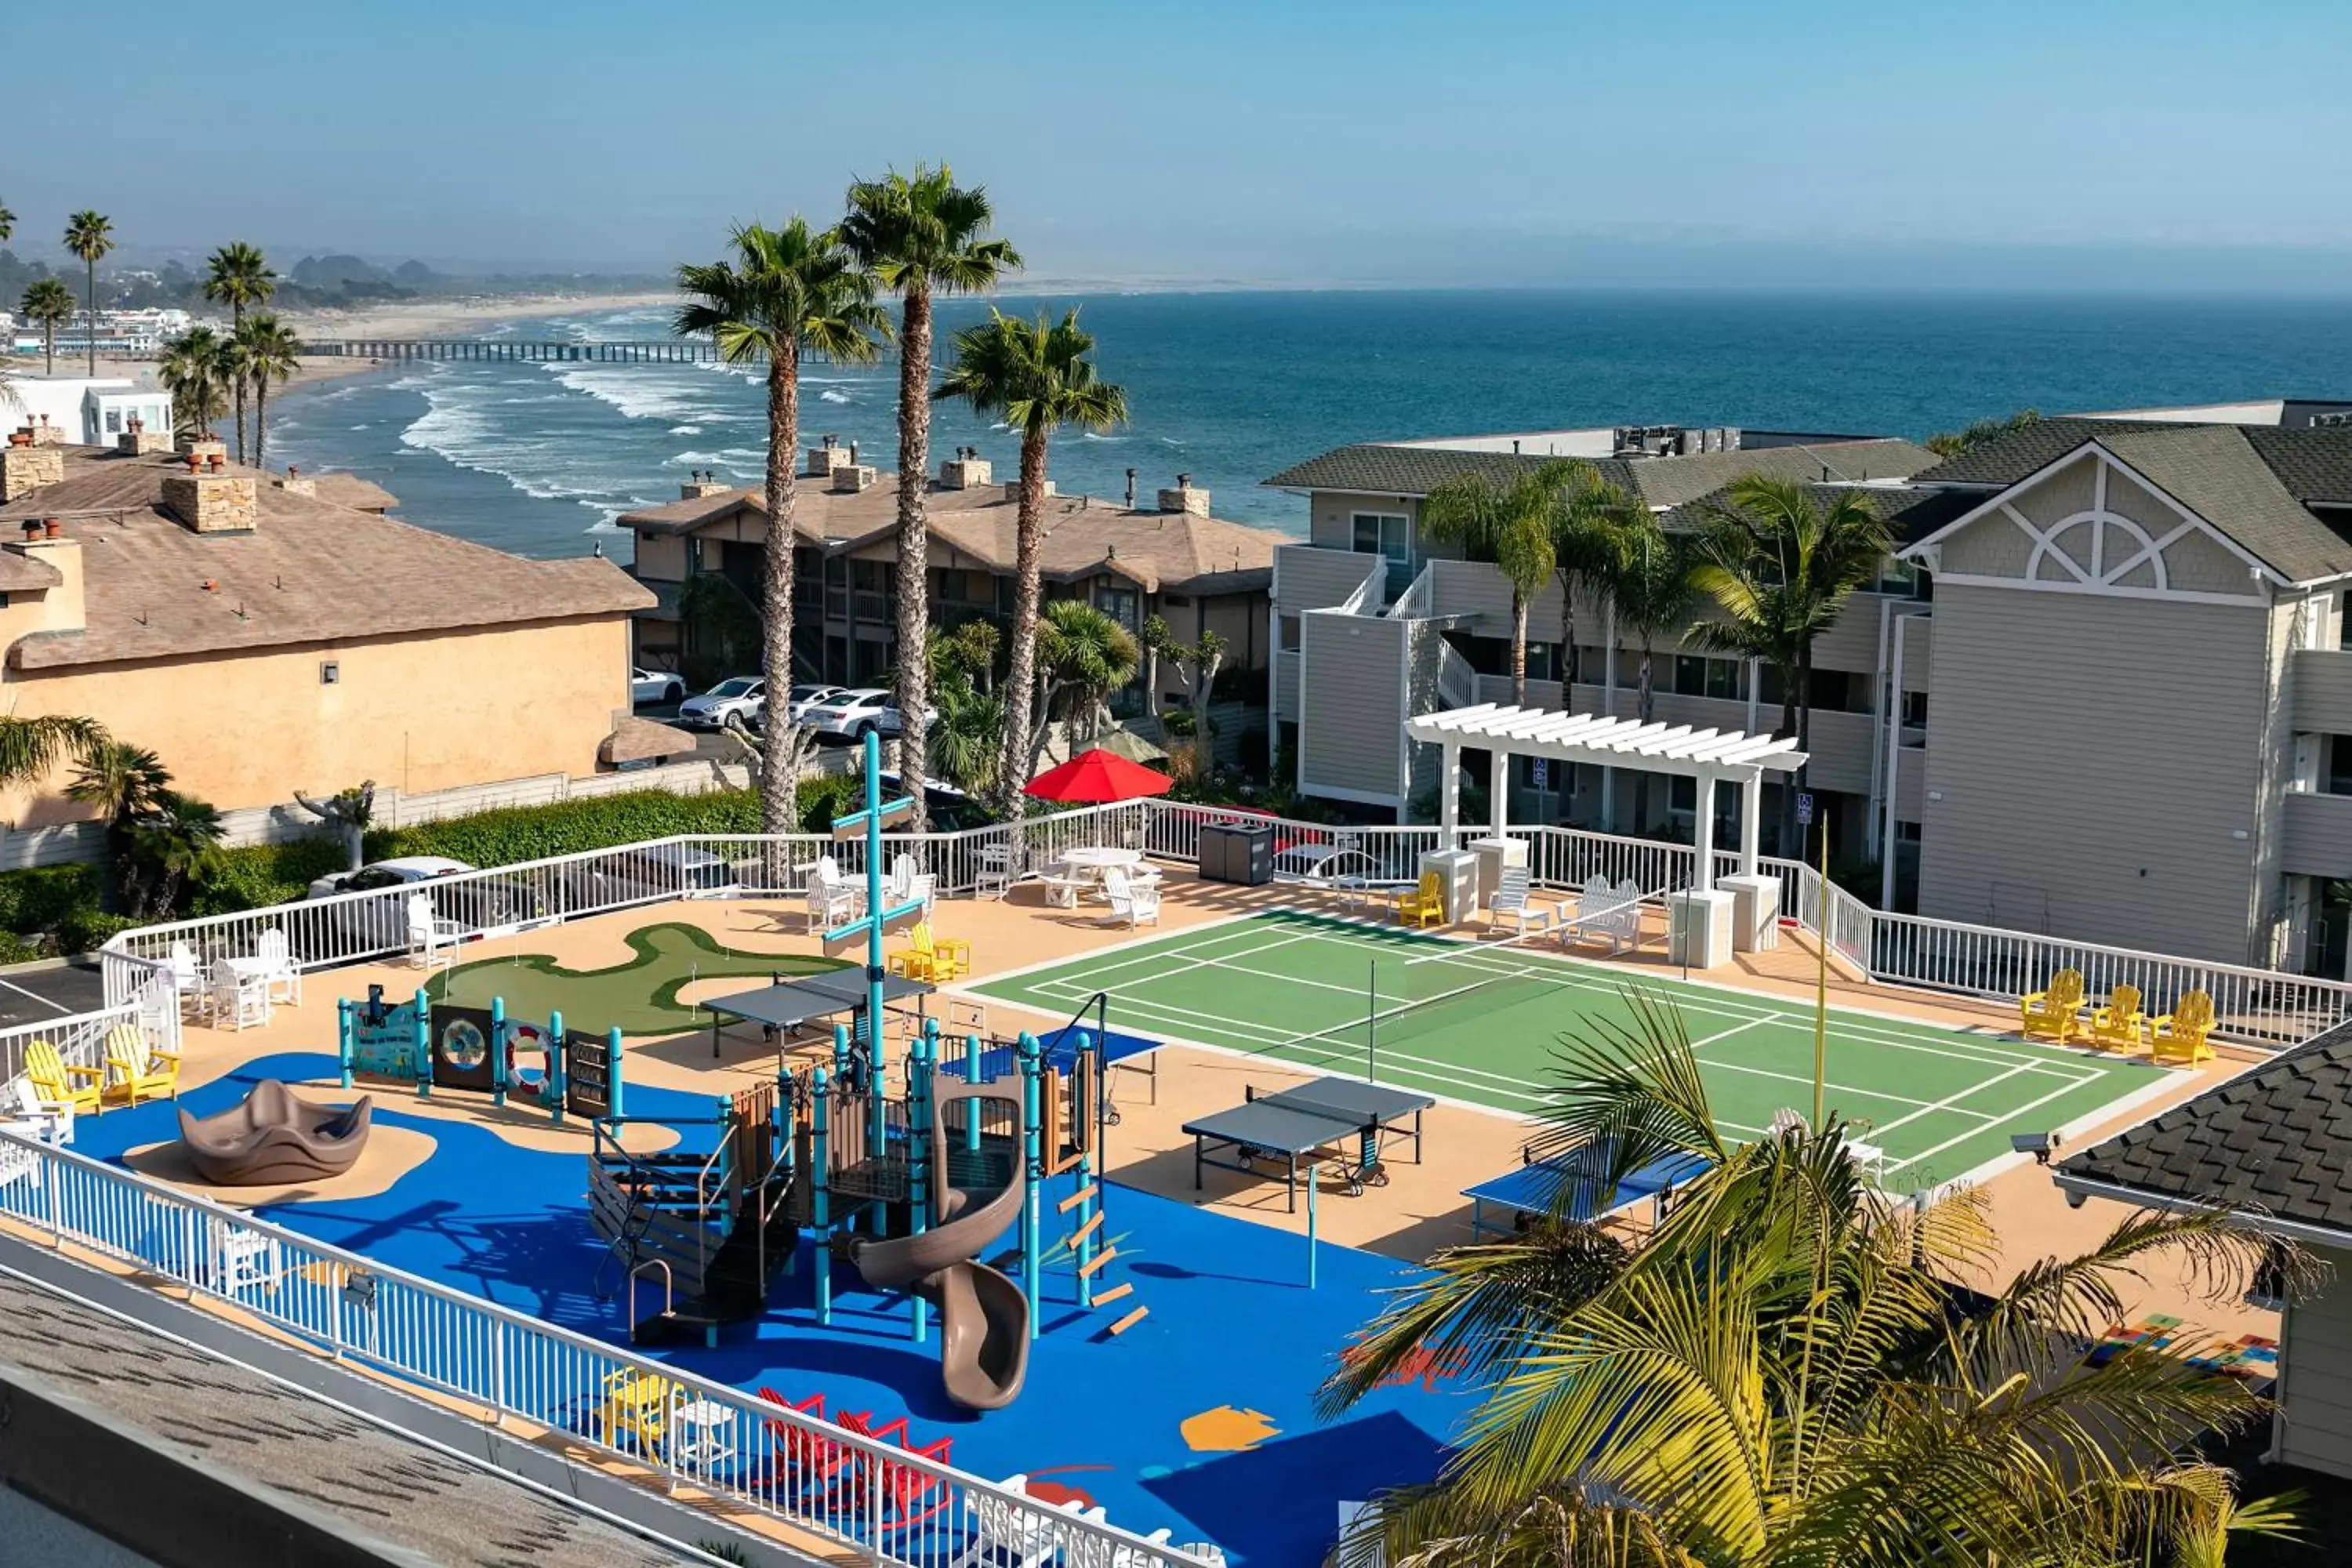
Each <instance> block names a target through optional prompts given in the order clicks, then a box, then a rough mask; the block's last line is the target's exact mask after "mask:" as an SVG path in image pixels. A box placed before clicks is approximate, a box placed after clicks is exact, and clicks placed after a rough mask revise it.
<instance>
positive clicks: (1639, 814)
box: [1633, 636, 1658, 833]
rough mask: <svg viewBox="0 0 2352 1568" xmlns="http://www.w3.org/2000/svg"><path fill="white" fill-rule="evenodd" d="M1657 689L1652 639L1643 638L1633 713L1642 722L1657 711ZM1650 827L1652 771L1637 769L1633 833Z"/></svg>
mask: <svg viewBox="0 0 2352 1568" xmlns="http://www.w3.org/2000/svg"><path fill="white" fill-rule="evenodd" d="M1657 706H1658V704H1657V689H1656V687H1655V686H1654V685H1653V684H1652V682H1651V679H1650V639H1649V637H1647V636H1644V637H1643V638H1642V675H1641V679H1640V682H1639V683H1638V684H1637V685H1636V687H1635V688H1634V695H1633V711H1634V712H1635V713H1637V714H1639V715H1640V716H1641V717H1640V722H1642V723H1644V724H1646V723H1648V722H1649V721H1650V716H1651V715H1652V714H1653V713H1654V712H1656V711H1657ZM1649 826H1650V770H1649V769H1647V768H1637V769H1635V770H1634V773H1633V831H1634V832H1635V833H1641V832H1643V831H1645V830H1646V829H1647V828H1648V827H1649Z"/></svg>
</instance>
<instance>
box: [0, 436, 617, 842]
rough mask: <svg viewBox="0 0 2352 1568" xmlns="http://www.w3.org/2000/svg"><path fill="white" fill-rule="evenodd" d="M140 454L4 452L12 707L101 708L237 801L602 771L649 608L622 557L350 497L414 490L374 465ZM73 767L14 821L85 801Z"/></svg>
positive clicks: (6, 683) (196, 791)
mask: <svg viewBox="0 0 2352 1568" xmlns="http://www.w3.org/2000/svg"><path fill="white" fill-rule="evenodd" d="M143 439H144V441H147V442H152V441H153V440H154V437H152V436H149V437H144V438H143ZM137 444H139V443H137V442H134V439H133V438H132V437H128V436H126V437H124V439H123V442H122V446H123V447H124V449H123V450H121V451H107V450H98V449H92V448H89V447H58V446H23V445H11V446H10V447H6V448H5V452H4V453H0V492H5V503H0V534H5V540H6V542H5V543H0V595H5V601H0V649H5V655H0V688H5V690H0V699H5V707H6V709H7V710H8V711H10V712H13V713H15V714H17V715H19V716H30V715H34V714H43V713H59V714H78V715H83V716H87V717H89V718H92V719H96V720H98V721H100V722H101V723H103V724H104V725H105V726H106V728H107V729H108V731H110V733H112V734H113V735H114V736H115V737H116V738H117V739H119V740H122V741H126V742H131V743H133V744H136V745H140V746H144V747H147V748H150V749H152V751H154V752H156V753H157V754H158V755H159V756H161V757H162V759H163V763H164V765H165V766H166V767H168V768H170V769H171V771H172V773H173V779H174V783H175V784H176V786H177V787H178V788H180V789H183V790H184V791H187V792H188V793H190V794H193V795H197V796H199V797H201V798H202V799H205V800H206V801H209V802H211V803H212V804H213V805H216V806H220V807H222V808H224V809H226V808H232V807H240V806H264V805H277V804H278V803H281V802H284V801H287V800H289V798H291V796H292V794H293V792H294V791H296V790H298V789H299V790H304V791H308V792H314V793H315V792H320V791H332V790H336V789H341V788H344V787H347V786H349V785H352V784H358V783H360V782H361V781H362V780H363V779H374V780H377V781H379V782H380V783H381V784H383V785H385V786H386V787H389V788H396V789H399V790H401V791H403V792H415V791H425V790H436V789H445V788H451V787H455V786H457V785H463V784H484V783H490V782H494V781H499V780H507V779H514V778H519V777H523V776H527V775H533V774H547V773H564V774H587V773H594V772H596V771H597V765H598V749H599V746H600V744H602V743H603V742H604V741H605V739H606V738H607V736H608V735H610V734H611V732H612V731H614V728H615V725H616V723H617V721H619V720H621V719H625V718H626V717H627V715H628V711H629V688H628V617H629V616H630V614H631V613H632V612H633V611H635V610H638V609H641V608H643V607H644V606H645V605H646V603H647V601H648V595H646V593H645V592H644V591H643V590H642V589H640V588H638V587H637V586H636V585H635V584H633V583H631V582H630V581H629V579H628V578H627V576H626V575H625V574H624V573H622V572H621V571H620V569H619V568H618V567H616V566H615V565H614V564H613V563H611V562H608V561H603V560H571V561H527V560H524V559H522V558H520V557H519V556H513V555H509V554H506V553H504V552H500V551H496V550H490V549H487V548H485V547H483V546H481V545H478V544H470V543H467V542H465V541H463V540H459V539H455V538H452V537H450V536H449V535H447V534H443V533H436V532H433V531H429V530H426V529H423V528H417V527H414V526H411V525H410V524H408V523H404V522H399V521H394V520H392V519H389V518H386V517H384V516H383V515H382V513H381V511H380V510H362V509H360V508H358V507H354V506H351V505H344V504H339V503H338V502H337V500H334V499H331V497H333V496H334V495H335V494H337V493H338V492H339V490H341V491H348V493H349V494H350V495H351V496H352V498H353V499H355V500H361V501H364V502H370V503H373V504H375V505H381V506H389V505H390V504H391V497H390V496H388V495H386V494H385V493H384V492H383V491H382V490H381V489H378V488H377V487H375V486H373V485H364V488H363V489H362V488H360V487H361V485H363V484H364V482H363V481H359V482H355V483H353V484H352V485H350V486H344V487H337V489H330V488H328V487H326V486H322V485H320V483H319V482H318V481H317V480H315V479H306V478H303V477H301V476H299V475H294V474H289V475H287V476H282V477H276V478H273V477H271V476H268V475H265V474H261V473H258V472H256V471H255V470H253V469H250V468H238V467H236V465H234V464H229V463H227V462H226V460H225V459H224V460H222V461H221V462H220V464H219V466H218V467H215V466H214V464H213V462H212V460H211V458H210V457H209V455H207V456H206V457H205V460H204V461H203V462H202V463H201V467H200V466H199V465H198V463H196V462H192V461H191V460H190V459H189V458H181V457H177V456H171V455H163V454H159V453H152V452H149V453H134V452H133V451H132V450H131V447H133V446H134V445H137ZM199 450H200V452H202V451H203V450H204V449H202V448H200V449H199ZM218 450H219V447H218V444H217V443H213V444H211V447H210V451H211V453H215V454H216V453H217V452H218ZM58 782H59V781H58V780H50V781H47V782H46V783H45V784H42V785H40V786H38V787H35V788H32V789H26V790H18V791H16V792H14V793H13V794H11V795H9V796H8V797H7V798H6V799H5V801H0V819H5V820H7V821H9V822H11V823H14V824H15V825H16V826H40V825H46V824H49V823H54V822H58V821H61V820H67V819H70V818H78V817H81V816H87V815H88V811H87V809H86V808H84V807H82V806H80V805H76V804H74V803H71V802H68V801H67V800H65V799H64V798H63V797H62V796H61V795H60V794H59V793H58V788H57V785H58Z"/></svg>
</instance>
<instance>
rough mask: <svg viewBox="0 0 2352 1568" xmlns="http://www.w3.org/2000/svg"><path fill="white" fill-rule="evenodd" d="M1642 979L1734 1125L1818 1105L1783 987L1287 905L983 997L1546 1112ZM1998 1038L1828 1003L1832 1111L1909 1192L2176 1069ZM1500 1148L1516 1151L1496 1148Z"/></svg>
mask: <svg viewBox="0 0 2352 1568" xmlns="http://www.w3.org/2000/svg"><path fill="white" fill-rule="evenodd" d="M1636 982H1638V984H1640V985H1641V986H1642V987H1643V989H1645V990H1646V991H1648V992H1650V993H1652V994H1655V995H1659V996H1662V997H1664V999H1665V1000H1667V1001H1669V1002H1671V1003H1672V1004H1673V1005H1675V1006H1676V1007H1677V1008H1678V1009H1679V1010H1680V1011H1681V1013H1682V1015H1683V1017H1684V1019H1685V1026H1686V1027H1687V1028H1688V1030H1689V1033H1690V1037H1691V1041H1692V1043H1693V1044H1694V1045H1695V1046H1696V1048H1697V1053H1698V1057H1699V1060H1700V1063H1701V1065H1702V1068H1703V1070H1704V1072H1705V1074H1706V1085H1707V1090H1708V1093H1709V1095H1710V1097H1711V1099H1712V1101H1713V1104H1714V1106H1715V1111H1716V1116H1717V1121H1718V1123H1719V1125H1720V1126H1721V1128H1722V1130H1723V1131H1724V1132H1725V1133H1726V1134H1727V1135H1729V1136H1731V1137H1734V1138H1743V1139H1744V1138H1753V1137H1755V1136H1757V1135H1759V1134H1760V1133H1761V1132H1763V1131H1765V1129H1766V1128H1767V1127H1768V1126H1769V1124H1770V1122H1771V1120H1772V1115H1773V1112H1774V1111H1776V1110H1780V1109H1782V1108H1784V1107H1788V1108H1794V1109H1797V1110H1805V1111H1809V1110H1811V1103H1812V1081H1813V1016H1812V1010H1811V1007H1810V1006H1808V1005H1804V1004H1802V1003H1799V1002H1795V1001H1790V1000H1782V999H1780V998H1779V997H1773V996H1765V995H1753V994H1741V993H1737V992H1733V991H1728V990H1725V989H1722V988H1719V987H1717V986H1711V985H1701V984H1686V983H1685V982H1682V981H1678V980H1675V979H1673V978H1670V977H1666V976H1663V975H1657V974H1653V973H1643V974H1641V975H1638V976H1636V975H1633V974H1630V973H1627V972H1626V971H1625V970H1624V969H1622V968H1611V967H1605V966H1603V965H1601V964H1598V963H1587V962H1583V961H1580V960H1578V959H1575V958H1571V957H1566V956H1562V955H1560V954H1559V953H1558V952H1557V950H1556V949H1552V948H1549V947H1546V946H1537V945H1531V944H1520V943H1517V942H1511V943H1503V944H1496V945H1487V946H1483V947H1481V946H1472V945H1470V944H1466V943H1463V942H1450V941H1446V940H1444V939H1442V938H1437V937H1426V936H1418V935H1415V934H1413V933H1412V932H1408V931H1392V930H1382V929H1381V928H1378V927H1374V926H1369V925H1363V924H1359V923H1356V922H1352V921H1337V920H1331V919H1328V918H1324V917H1321V916H1317V915H1311V914H1304V913H1298V912H1294V911H1273V912H1268V913H1265V914H1258V915H1252V916H1249V917H1247V918H1244V919H1242V920H1236V921H1224V922H1222V923H1219V924H1216V925H1213V926H1205V927H1202V928H1199V929H1197V930H1193V931H1182V932H1177V933H1171V935H1168V936H1165V937H1157V938H1152V939H1150V940H1148V941H1144V942H1136V943H1131V944H1128V945H1124V946H1121V947H1119V948H1118V949H1116V950H1114V951H1112V952H1105V953H1102V954H1100V955H1098V956H1094V957H1089V958H1083V959H1078V960H1075V961H1072V962H1070V963H1058V964H1053V965H1049V966H1045V967H1042V968H1039V969H1034V970H1031V971H1027V972H1025V973H1015V974H1010V975H1005V976H1003V977H1000V978H997V979H994V980H991V981H988V982H985V983H983V984H979V985H976V986H974V987H973V988H972V989H973V990H975V991H976V992H978V993H979V994H982V995H983V996H987V997H991V998H993V999H996V1000H999V1001H1003V1002H1010V1003H1015V1004H1018V1005H1024V1006H1028V1007H1032V1008H1034V1009H1036V1010H1038V1011H1039V1012H1043V1013H1049V1014H1059V1015H1061V1016H1068V1015H1069V1014H1070V1013H1071V1012H1072V1011H1074V1010H1075V1009H1076V1007H1077V1006H1078V1005H1079V1004H1081V1003H1083V1002H1084V1001H1086V999H1087V998H1088V997H1090V996H1092V995H1093V994H1095V993H1097V992H1098V991H1101V992H1108V994H1109V995H1110V1019H1111V1026H1112V1027H1114V1028H1118V1029H1121V1030H1125V1031H1129V1032H1132V1033H1138V1034H1144V1035H1152V1036H1157V1037H1162V1038H1165V1039H1168V1040H1171V1041H1175V1042H1178V1043H1181V1044H1192V1045H1202V1046H1210V1047H1219V1048H1222V1049H1226V1050H1233V1051H1243V1052H1248V1053H1251V1054H1253V1055H1257V1056H1264V1057H1267V1058H1274V1059H1276V1060H1279V1061H1284V1062H1287V1063H1291V1064H1294V1065H1296V1066H1298V1067H1302V1068H1317V1069H1321V1070H1326V1071H1330V1072H1338V1073H1349V1074H1353V1075H1356V1076H1360V1077H1368V1078H1370V1079H1374V1080H1376V1081H1378V1082H1381V1083H1390V1084H1396V1085H1399V1086H1401V1087H1403V1088H1408V1089H1422V1090H1426V1091H1427V1092H1430V1093H1433V1094H1439V1095H1444V1096H1447V1097H1450V1098H1452V1099H1454V1100H1466V1101H1469V1102H1472V1103H1474V1104H1479V1105H1485V1106H1488V1107H1491V1108H1493V1109H1495V1110H1504V1111H1511V1112H1517V1113H1531V1112H1534V1111H1536V1110H1539V1109H1540V1108H1541V1106H1542V1105H1543V1103H1544V1100H1545V1099H1546V1097H1547V1095H1548V1094H1549V1092H1550V1091H1551V1089H1552V1087H1553V1082H1554V1080H1553V1069H1554V1066H1555V1060H1554V1056H1553V1050H1554V1046H1555V1043H1556V1041H1557V1040H1558V1039H1559V1036H1560V1034H1561V1033H1562V1032H1563V1031H1565V1030H1567V1029H1570V1028H1571V1027H1573V1026H1576V1025H1577V1023H1578V1022H1579V1021H1580V1020H1595V1019H1605V1018H1613V1019H1616V1020H1618V1021H1620V1022H1630V1021H1631V1018H1632V1010H1631V1008H1630V1007H1629V1005H1628V1004H1627V1002H1626V999H1625V995H1624V992H1625V988H1626V987H1627V986H1628V985H1629V984H1634V983H1636ZM2163 1076H2164V1075H2163V1072H2162V1070H2161V1069H2159V1068H2154V1067H2151V1066H2149V1065H2147V1063H2146V1062H2134V1061H2126V1060H2122V1059H2110V1058H2100V1057H2096V1056H2092V1055H2089V1054H2086V1053H2084V1052H2080V1051H2073V1050H2065V1049H2061V1048H2058V1047H2048V1046H2041V1045H2034V1044H2030V1043H2028V1042H2025V1041H2022V1040H2016V1039H2008V1038H2003V1037H1998V1036H1992V1035H1982V1034H1973V1033H1969V1032H1967V1031H1963V1030H1957V1029H1947V1028H1939V1027H1937V1026H1935V1025H1932V1024H1923V1023H1914V1022H1910V1021H1906V1020H1902V1019H1894V1018H1885V1017H1880V1016H1874V1015H1869V1014H1862V1013H1853V1012H1848V1011H1843V1010H1838V1009H1832V1012H1831V1014H1830V1019H1829V1074H1828V1078H1829V1105H1830V1109H1831V1110H1832V1111H1834V1112H1835V1113H1836V1114H1838V1115H1840V1116H1843V1117H1845V1118H1847V1119H1848V1120H1850V1121H1858V1122H1863V1123H1866V1124H1867V1126H1868V1131H1866V1132H1864V1133H1861V1134H1860V1136H1862V1137H1864V1138H1865V1139H1867V1141H1868V1142H1871V1143H1872V1144H1874V1145H1876V1146H1877V1147H1879V1148H1881V1149H1883V1150H1885V1154H1886V1164H1885V1173H1884V1178H1883V1179H1884V1181H1885V1184H1886V1185H1887V1186H1889V1187H1890V1188H1894V1189H1896V1190H1909V1189H1913V1188H1917V1187H1922V1186H1927V1185H1931V1184H1935V1183H1937V1182H1942V1181H1949V1180H1951V1179H1953V1178H1955V1177H1957V1176H1960V1175H1963V1174H1966V1173H1968V1172H1969V1171H1971V1170H1973V1169H1975V1168H1976V1167H1977V1166H1979V1165H1981V1164H1983V1163H1986V1162H1987V1161H1989V1160H1992V1159H1994V1158H1996V1157H1998V1156H2000V1155H2004V1154H2007V1153H2009V1152H2010V1142H2009V1140H2010V1135H2011V1133H2013V1132H2046V1131H2051V1130H2053V1129H2055V1128H2059V1127H2063V1126H2065V1125H2067V1124H2069V1123H2071V1122H2074V1121H2078V1120H2080V1119H2082V1118H2084V1117H2087V1116H2090V1115H2092V1114H2093V1113H2095V1112H2097V1111H2099V1110H2103V1109H2104V1108H2105V1107H2108V1106H2110V1105H2113V1104H2115V1103H2116V1101H2118V1100H2122V1099H2124V1098H2126V1097H2127V1096H2130V1095H2133V1094H2135V1093H2137V1091H2140V1090H2142V1089H2147V1088H2150V1087H2152V1086H2154V1085H2155V1084H2156V1083H2157V1082H2158V1081H2159V1080H2160V1079H2162V1078H2163ZM1499 1153H1501V1151H1498V1154H1499Z"/></svg>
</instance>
